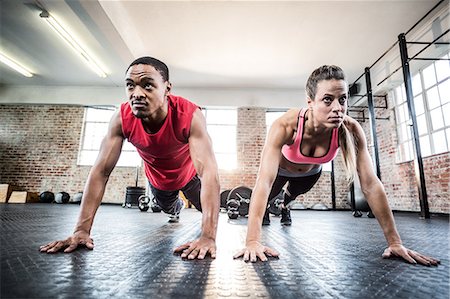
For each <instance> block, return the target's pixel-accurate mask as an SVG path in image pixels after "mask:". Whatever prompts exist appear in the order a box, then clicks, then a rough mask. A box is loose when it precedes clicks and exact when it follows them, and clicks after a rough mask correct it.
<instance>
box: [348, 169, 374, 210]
mask: <svg viewBox="0 0 450 299" xmlns="http://www.w3.org/2000/svg"><path fill="white" fill-rule="evenodd" d="M349 198H350V205H351V207H352V215H353V216H354V217H361V216H362V212H367V217H369V218H374V217H375V216H374V215H373V213H372V210H371V209H370V207H369V204H368V203H367V200H366V198H365V197H364V193H363V192H362V189H361V184H360V182H359V178H358V176H355V180H354V181H353V184H352V185H351V186H350V192H349Z"/></svg>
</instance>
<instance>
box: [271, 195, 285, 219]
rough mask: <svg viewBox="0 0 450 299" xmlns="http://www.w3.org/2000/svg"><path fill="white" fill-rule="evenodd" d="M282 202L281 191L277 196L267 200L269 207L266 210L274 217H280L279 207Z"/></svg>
mask: <svg viewBox="0 0 450 299" xmlns="http://www.w3.org/2000/svg"><path fill="white" fill-rule="evenodd" d="M283 202H284V191H283V190H281V192H280V193H278V195H277V196H275V197H274V198H272V199H271V200H269V205H268V207H267V209H268V210H269V213H270V214H272V215H275V216H280V215H281V205H282V204H283Z"/></svg>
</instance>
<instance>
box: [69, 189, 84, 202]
mask: <svg viewBox="0 0 450 299" xmlns="http://www.w3.org/2000/svg"><path fill="white" fill-rule="evenodd" d="M82 198H83V192H78V193H75V195H74V196H73V197H72V200H71V201H70V203H77V204H80V203H81V199H82Z"/></svg>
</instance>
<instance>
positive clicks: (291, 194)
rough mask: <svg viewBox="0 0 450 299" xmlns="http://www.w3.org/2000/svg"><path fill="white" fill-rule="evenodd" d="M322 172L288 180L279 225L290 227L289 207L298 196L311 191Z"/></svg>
mask: <svg viewBox="0 0 450 299" xmlns="http://www.w3.org/2000/svg"><path fill="white" fill-rule="evenodd" d="M321 173H322V171H320V172H319V173H317V174H313V175H310V176H305V177H298V178H289V183H288V185H287V187H286V191H285V192H284V195H283V197H284V202H283V207H282V208H281V220H280V222H281V225H291V224H292V219H291V211H290V207H291V205H292V204H293V203H294V202H295V199H296V198H297V196H299V195H300V194H304V193H306V192H308V191H309V190H311V188H312V187H313V186H314V185H315V184H316V182H317V181H318V180H319V178H320V175H321Z"/></svg>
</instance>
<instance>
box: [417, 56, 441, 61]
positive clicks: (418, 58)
mask: <svg viewBox="0 0 450 299" xmlns="http://www.w3.org/2000/svg"><path fill="white" fill-rule="evenodd" d="M410 60H433V61H435V60H450V59H449V58H420V57H416V58H411V59H410Z"/></svg>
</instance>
